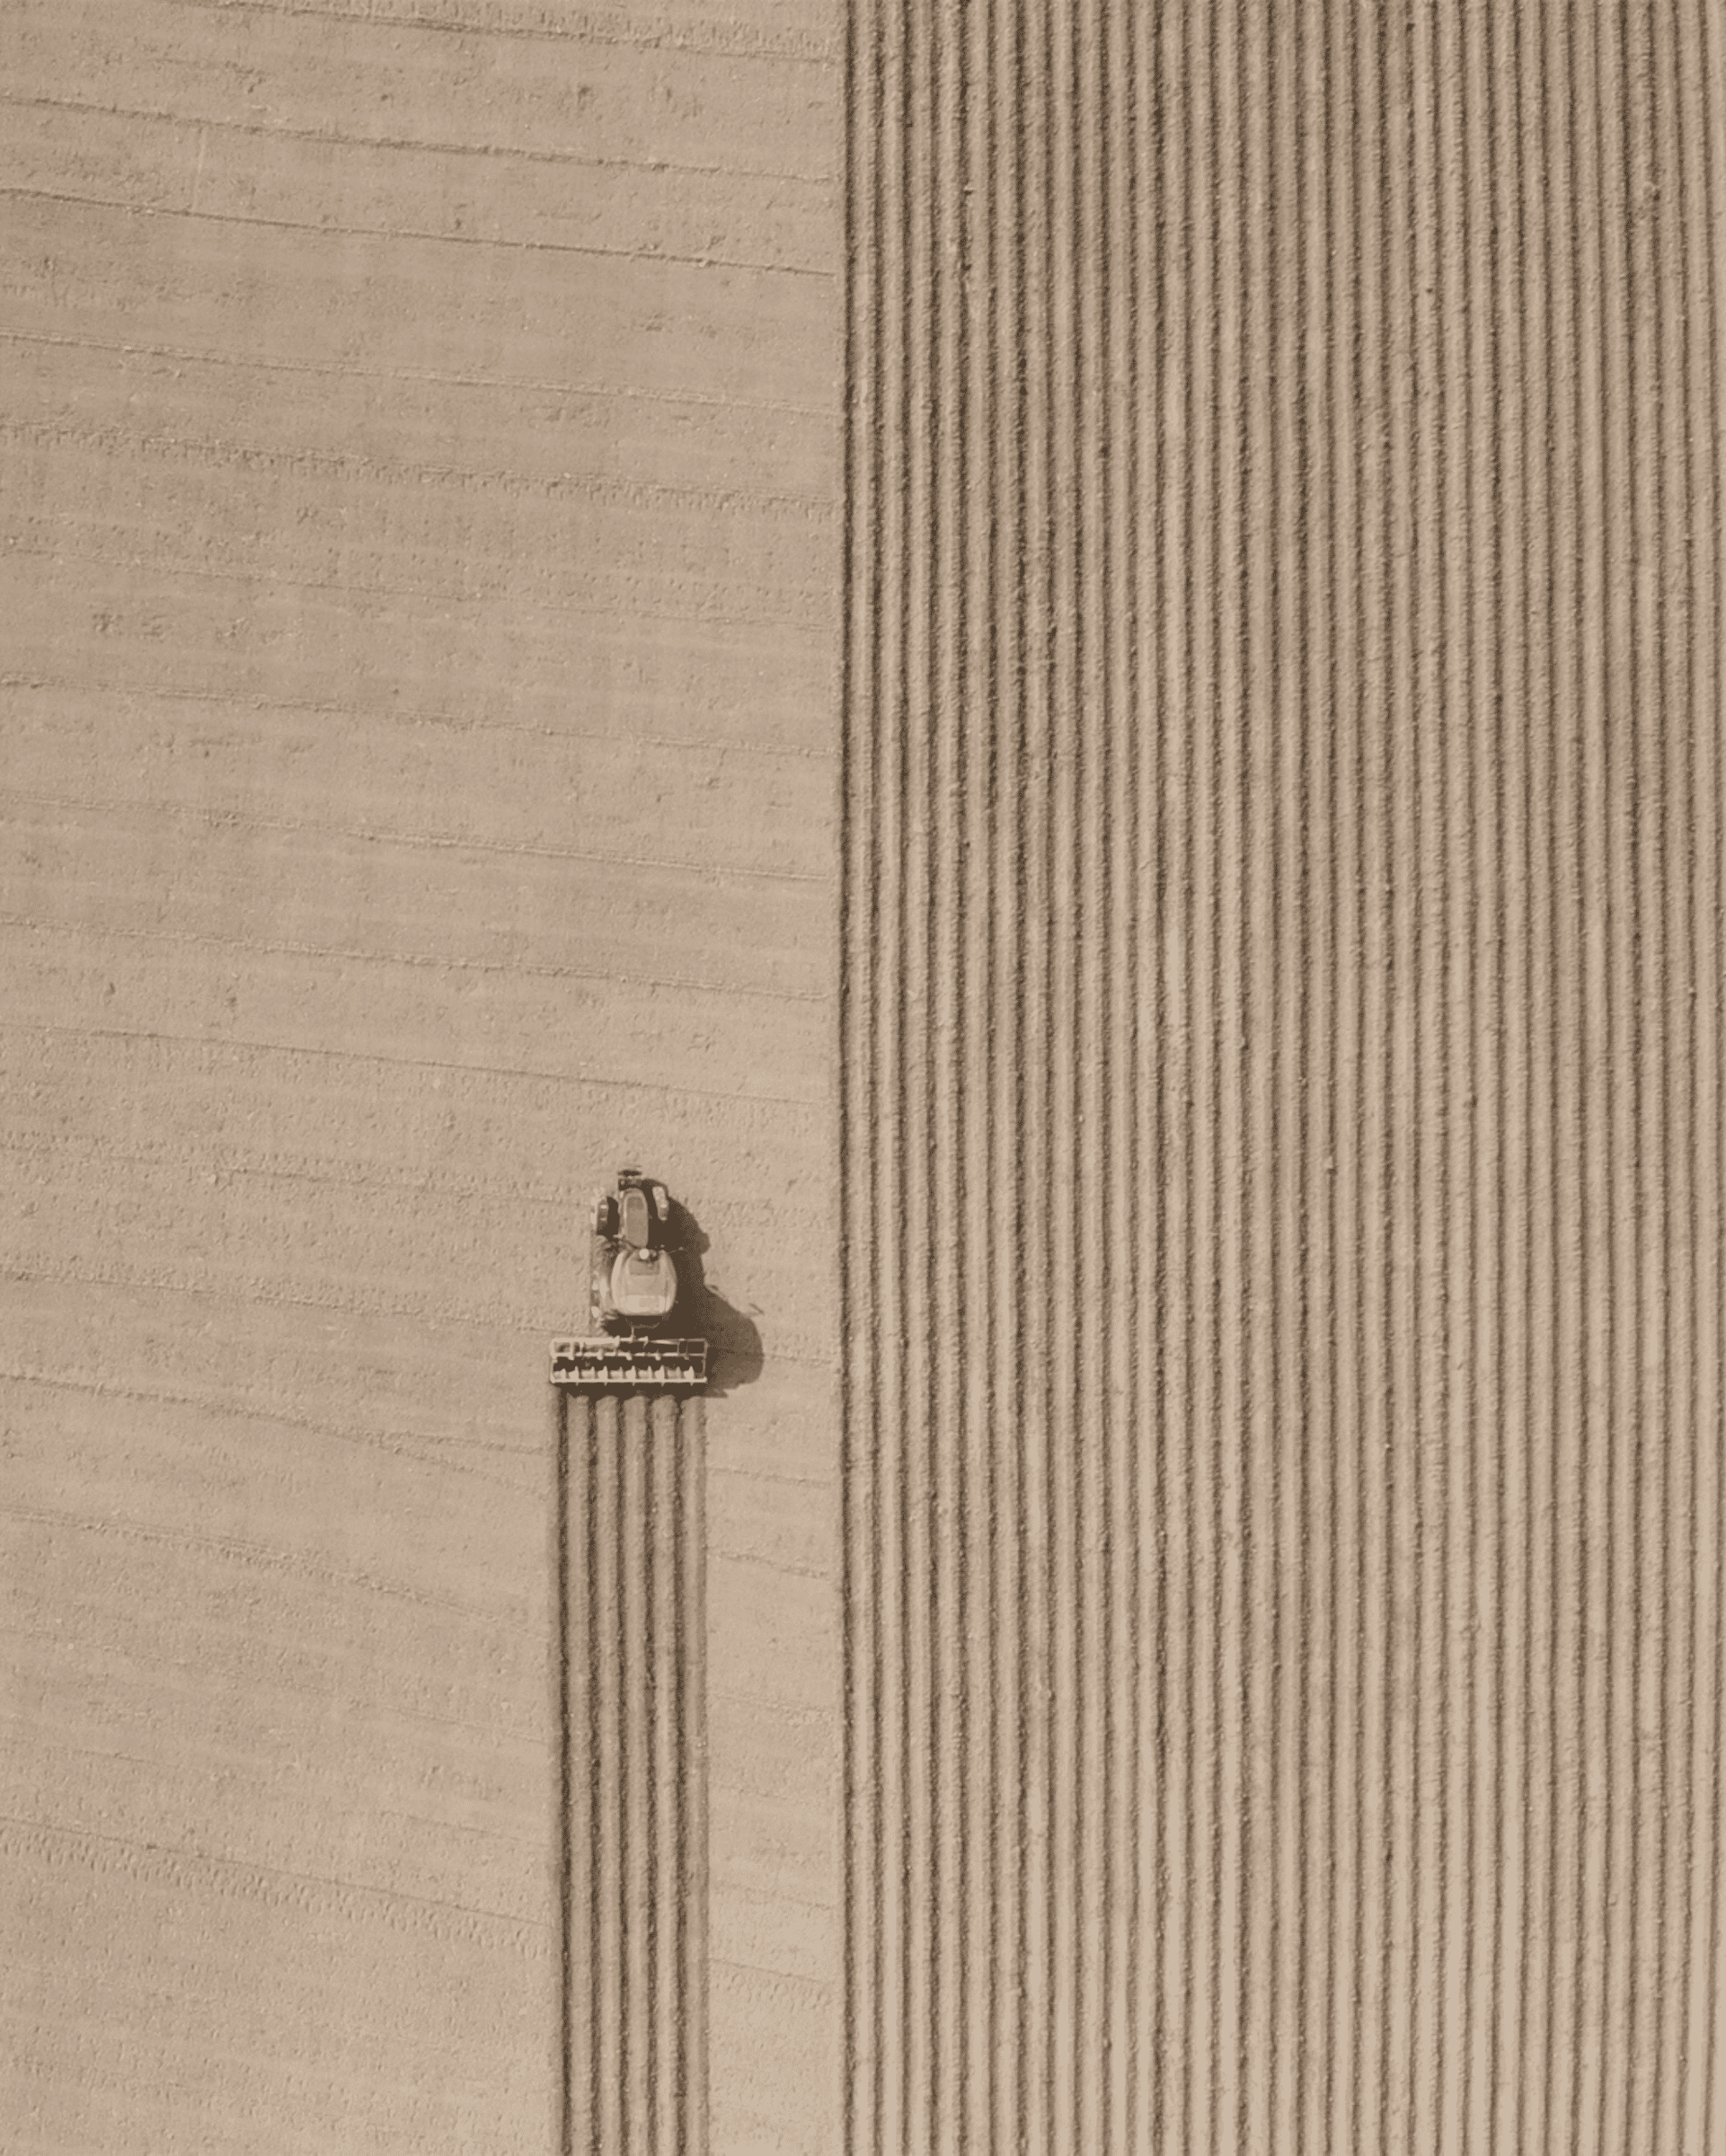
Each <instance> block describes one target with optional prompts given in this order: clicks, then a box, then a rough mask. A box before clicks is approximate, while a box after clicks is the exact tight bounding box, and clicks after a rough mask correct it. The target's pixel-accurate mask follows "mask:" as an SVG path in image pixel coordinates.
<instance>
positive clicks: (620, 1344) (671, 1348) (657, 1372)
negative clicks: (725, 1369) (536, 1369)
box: [552, 1334, 707, 1392]
mask: <svg viewBox="0 0 1726 2156" xmlns="http://www.w3.org/2000/svg"><path fill="white" fill-rule="evenodd" d="M552 1383H553V1384H554V1385H563V1386H567V1387H568V1389H569V1390H570V1391H571V1392H694V1391H695V1390H697V1389H698V1388H699V1387H701V1386H703V1385H704V1384H705V1383H707V1343H706V1341H705V1340H672V1339H647V1338H637V1339H627V1338H617V1337H615V1336H613V1335H609V1334H601V1335H598V1336H596V1337H592V1338H589V1339H570V1340H553V1342H552Z"/></svg>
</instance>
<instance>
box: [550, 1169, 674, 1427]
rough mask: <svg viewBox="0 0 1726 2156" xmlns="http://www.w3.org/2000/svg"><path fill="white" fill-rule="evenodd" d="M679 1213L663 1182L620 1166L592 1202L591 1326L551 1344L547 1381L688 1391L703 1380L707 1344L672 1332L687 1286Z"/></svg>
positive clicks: (599, 1388)
mask: <svg viewBox="0 0 1726 2156" xmlns="http://www.w3.org/2000/svg"><path fill="white" fill-rule="evenodd" d="M676 1220H677V1215H676V1212H675V1209H674V1207H673V1206H672V1204H671V1200H670V1198H669V1197H668V1195H667V1192H666V1188H665V1185H664V1184H663V1183H656V1182H652V1181H651V1180H649V1179H648V1178H647V1177H646V1176H644V1175H643V1174H642V1171H641V1170H640V1169H639V1168H620V1169H619V1170H618V1171H617V1179H616V1181H615V1183H614V1184H613V1186H612V1188H610V1189H608V1190H600V1191H598V1192H597V1194H596V1196H595V1197H594V1202H593V1257H592V1266H591V1269H590V1275H589V1313H590V1322H591V1326H592V1330H591V1332H590V1333H589V1334H587V1335H586V1336H584V1337H582V1338H580V1339H565V1340H554V1341H553V1343H552V1383H553V1384H554V1385H569V1386H571V1387H576V1388H580V1389H583V1390H587V1391H598V1392H604V1391H607V1390H610V1389H612V1388H616V1389H618V1390H621V1391H628V1390H631V1389H633V1388H636V1387H647V1388H650V1389H651V1390H653V1391H656V1392H668V1391H677V1390H682V1391H693V1390H694V1389H695V1388H696V1387H698V1386H700V1385H703V1384H704V1383H706V1382H707V1343H706V1341H705V1340H703V1339H689V1338H687V1337H685V1336H682V1335H680V1334H678V1332H677V1326H678V1322H679V1320H680V1317H681V1316H682V1315H683V1314H684V1312H683V1309H682V1305H683V1304H684V1303H686V1283H685V1282H684V1280H683V1279H682V1278H681V1277H679V1275H678V1272H677V1259H676V1257H675V1255H674V1247H675V1244H676V1241H677V1227H676Z"/></svg>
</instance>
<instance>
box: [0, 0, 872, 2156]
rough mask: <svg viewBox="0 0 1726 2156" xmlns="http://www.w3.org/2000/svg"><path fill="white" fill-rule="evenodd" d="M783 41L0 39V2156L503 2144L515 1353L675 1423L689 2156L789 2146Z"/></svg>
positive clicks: (542, 1632) (798, 1589)
mask: <svg viewBox="0 0 1726 2156" xmlns="http://www.w3.org/2000/svg"><path fill="white" fill-rule="evenodd" d="M832 31H833V24H832V22H831V20H830V19H829V18H828V16H826V15H824V14H823V13H822V11H821V10H820V9H819V8H815V9H811V8H809V7H807V6H800V7H797V8H785V7H782V6H775V5H773V4H764V5H762V6H760V7H758V8H757V9H755V10H754V11H753V12H748V11H746V12H745V13H744V14H743V15H742V16H741V17H740V18H739V17H738V16H737V15H735V14H733V13H729V12H727V13H721V12H719V11H714V10H709V9H704V8H703V7H701V6H677V7H672V8H668V9H664V10H661V11H659V12H658V13H652V14H649V13H643V12H642V11H641V10H620V11H613V12H610V13H605V12H600V13H577V12H576V11H572V10H568V9H563V8H559V7H546V6H542V5H535V4H528V0H501V4H491V0H487V4H476V5H474V6H463V5H460V4H448V5H445V4H432V5H421V4H412V5H409V4H403V5H401V6H399V7H394V8H392V7H370V6H368V7H363V8H361V7H352V8H341V7H336V8H324V7H313V6H306V7H297V6H274V5H238V4H235V5H226V4H193V0H70V4H63V0H51V4H49V0H40V4H39V0H21V4H19V5H17V6H13V7H10V8H8V9H7V10H6V11H5V20H4V25H0V75H4V93H5V99H6V103H5V120H6V124H5V127H4V150H0V188H4V196H3V197H0V201H3V203H4V209H3V211H0V248H4V293H5V300H4V320H3V322H0V328H3V329H4V358H5V372H4V392H3V393H0V402H3V405H4V412H3V420H4V449H5V455H6V469H7V477H6V483H5V494H4V553H3V554H0V620H3V621H4V672H5V676H6V713H5V734H4V804H3V806H4V818H5V825H6V831H5V837H4V844H3V845H0V877H3V878H4V896H3V897H0V913H3V914H4V930H3V931H0V932H3V933H4V957H0V968H4V1012H0V1027H3V1028H4V1031H3V1033H0V1039H3V1040H4V1068H5V1073H6V1078H5V1114H4V1176H5V1183H6V1191H5V1198H4V1205H5V1214H4V1219H5V1226H4V1311H5V1315H4V1356H0V1360H4V1370H5V1384H4V1408H3V1409H0V1414H3V1415H4V1430H5V1444H6V1452H5V1498H4V1506H5V1520H4V1528H5V1535H6V1555H5V1558H4V1579H5V1596H6V1602H7V1614H6V1625H7V1631H6V1650H5V1667H6V1680H5V1690H4V1701H5V1707H6V1711H7V1717H8V1719H7V1726H6V1733H5V1742H4V1748H3V1749H4V1762H5V1764H4V1778H5V1785H6V1786H5V1789H4V1796H3V1797H0V1815H4V1824H3V1825H0V1835H4V1922H3V1925H0V1928H3V1929H4V1934H5V1937H6V1941H7V1956H6V1972H5V1976H4V2014H5V2020H6V2030H5V2043H4V2056H5V2062H6V2063H5V2065H4V2069H0V2143H4V2146H5V2148H6V2149H7V2150H8V2151H9V2152H12V2151H16V2152H18V2156H26V2152H28V2156H97V2152H115V2156H119V2152H125V2156H171V2152H173V2151H178V2150H193V2149H199V2150H209V2151H212V2152H214V2151H221V2152H224V2156H228V2152H236V2156H237V2152H241V2151H244V2150H258V2151H265V2150H269V2151H272V2152H275V2151H288V2150H303V2151H306V2152H311V2151H318V2152H326V2156H357V2152H360V2151H365V2150H385V2149H389V2150H398V2151H402V2152H413V2156H429V2152H434V2151H436V2152H455V2151H462V2152H475V2156H477V2152H482V2151H496V2152H505V2151H508V2152H511V2156H515V2152H523V2151H533V2152H538V2151H542V2150H545V2149H548V2148H550V2147H551V2146H552V2145H553V2117H554V2114H555V2110H556V2090H555V2081H556V2079H557V2075H558V2072H559V2060H560V2053H559V2047H558V2040H557V2028H558V2019H559V2010H558V2001H557V1996H556V1993H557V1989H558V1981H559V1957H558V1926H557V1922H556V1910H555V1903H554V1896H553V1879H554V1863H553V1850H554V1844H555V1840H556V1835H555V1830H554V1806H555V1802H556V1796H557V1790H558V1786H559V1775H558V1766H557V1761H556V1758H555V1756H554V1754H555V1738H556V1729H555V1722H554V1716H553V1692H552V1687H551V1683H550V1678H549V1668H550V1658H551V1651H552V1641H553V1633H554V1629H555V1628H554V1624H553V1616H554V1611H553V1576H552V1568H551V1564H550V1560H549V1556H548V1551H549V1548H550V1517H551V1509H552V1472H551V1468H552V1462H551V1445H550V1439H549V1436H548V1427H547V1415H546V1401H545V1387H544V1375H543V1373H544V1345H545V1340H546V1338H547V1336H548V1335H549V1334H550V1332H551V1331H552V1330H555V1329H557V1328H559V1327H562V1326H565V1325H567V1324H568V1323H569V1321H570V1320H571V1316H572V1315H573V1314H574V1313H573V1307H572V1305H573V1303H574V1300H575V1298H576V1296H577V1293H578V1283H579V1280H580V1265H581V1262H582V1258H583V1243H582V1235H583V1233H584V1231H583V1226H582V1222H583V1210H582V1209H583V1207H584V1206H585V1203H586V1199H587V1194H588V1191H589V1188H590V1185H591V1183H592V1182H593V1181H594V1180H596V1178H597V1175H598V1174H599V1173H601V1172H603V1171H607V1170H609V1169H610V1168H612V1167H614V1166H615V1164H616V1162H617V1160H618V1159H619V1158H622V1157H629V1156H637V1157H640V1158H641V1159H642V1160H643V1161H645V1162H647V1163H648V1164H650V1165H651V1166H652V1167H654V1168H655V1169H657V1170H658V1171H659V1172H661V1173H662V1174H664V1175H665V1176H666V1177H667V1178H668V1180H670V1181H671V1183H672V1184H673V1186H674V1187H675V1188H677V1191H678V1192H679V1194H680V1195H681V1196H682V1197H684V1198H685V1199H686V1201H687V1203H688V1204H689V1205H690V1206H692V1207H693V1208H694V1210H695V1214H696V1215H697V1216H698V1218H699V1220H700V1222H701V1224H702V1225H703V1227H704V1230H705V1231H706V1233H708V1235H709V1236H710V1237H711V1240H712V1250H711V1251H710V1253H709V1257H708V1260H707V1265H708V1270H709V1274H710V1277H711V1278H712V1280H713V1283H714V1284H715V1285H716V1286H718V1287H719V1288H720V1289H721V1291H722V1292H723V1293H724V1294H726V1295H727V1296H728V1297H729V1298H730V1301H731V1302H732V1303H734V1304H735V1305H736V1306H737V1308H738V1309H739V1311H741V1312H744V1313H745V1314H746V1315H747V1314H748V1313H750V1312H754V1313H757V1314H756V1316H755V1319H754V1321H755V1322H756V1324H757V1326H758V1328H759V1330H760V1332H761V1335H762V1339H763V1342H764V1345H765V1347H766V1354H767V1358H768V1359H767V1362H766V1368H765V1370H764V1372H763V1374H761V1376H760V1378H759V1381H758V1382H757V1383H752V1384H750V1385H748V1386H747V1387H741V1388H739V1389H737V1390H735V1391H732V1392H730V1394H729V1396H728V1397H726V1398H724V1399H722V1400H715V1401H713V1403H711V1406H710V1409H709V1424H708V1431H709V1438H708V1444H709V1454H708V1466H709V1484H708V1507H709V1510H708V1520H709V1526H710V1532H711V1545H712V1546H711V1550H710V1552H709V1559H708V1567H707V1583H708V1621H709V1622H710V1623H711V1626H712V1629H713V1651H712V1654H711V1657H710V1670H711V1678H712V1695H711V1696H712V1709H711V1715H710V1719H709V1726H708V1728H707V1732H706V1736H707V1742H708V1747H709V1757H710V1767H709V1777H708V1779H709V1785H710V1801H711V1805H712V1807H713V1817H714V1821H715V1828H716V1835H715V1846H714V1855H713V1862H712V1865H711V1867H710V1882H711V1889H712V1905H711V1912H710V1916H709V1922H708V1927H707V1933H708V1942H709V1948H710V1951H711V1955H712V1966H711V1972H710V1985H709V1988H710V1991H711V1997H712V2001H713V2005H712V2016H713V2029H714V2034H715V2037H716V2047H715V2051H714V2068H713V2086H712V2095H713V2143H714V2145H715V2146H716V2147H730V2148H735V2149H742V2148H745V2147H775V2148H783V2149H784V2150H786V2151H788V2152H791V2151H797V2152H802V2151H808V2150H811V2149H815V2148H819V2147H821V2146H831V2145H833V2136H834V2131H835V2122H836V2089H837V2081H836V2061H837V2028H838V2018H837V2008H836V1998H837V1993H836V1983H835V1980H836V1974H837V1967H838V1949H837V1934H836V1903H837V1871H836V1851H837V1845H838V1826H837V1815H836V1810H835V1806H834V1799H833V1794H832V1791H833V1787H834V1777H835V1773H836V1757H837V1746H836V1724H835V1719H834V1710H835V1706H836V1696H837V1674H836V1672H837V1665H836V1607H837V1604H836V1579H835V1556H836V1539H835V1524H834V1523H835V1519H836V1500H835V1488H836V1485H835V1480H834V1476H835V1469H836V1458H837V1439H836V1418H835V1411H834V1404H833V1388H832V1383H831V1379H830V1376H829V1370H830V1366H831V1363H832V1356H833V1339H834V1333H833V1325H834V1306H833V1298H832V1289H831V1281H832V1277H833V1266H832V1249H833V1236H834V1220H835V1212H834V1197H833V1190H832V1186H831V1181H830V1179H829V1178H828V1176H827V1174H826V1172H825V1168H826V1162H827V1160H828V1153H829V1147H830V1131H829V1118H830V1109H829V1105H828V1103H829V1100H830V1098H831V1089H832V1062H833V1058H832V1055H831V1052H830V1047H829V1041H830V1037H831V1023H832V1021H831V1015H830V1012H831V1005H830V1002H829V998H830V994H831V990H832V969H833V921H834V910H833V908H834V891H835V874H836V860H835V855H834V846H833V835H832V834H833V804H834V800H835V767H834V752H835V749H836V738H837V737H836V708H837V707H836V671H837V642H836V620H837V606H838V586H837V567H836V564H837V551H836V539H837V522H836V482H837V470H838V467H837V446H838V430H837V401H836V400H837V352H838V338H837V330H838V315H837V311H836V282H835V277H834V273H835V271H836V268H837V253H836V248H837V229H838V226H837V215H836V192H835V186H834V168H835V163H836V155H837V149H838V136H837V123H836V79H837V78H836V70H835V66H834V64H833V63H834V59H835V57H836V56H835V52H834V49H833V44H832Z"/></svg>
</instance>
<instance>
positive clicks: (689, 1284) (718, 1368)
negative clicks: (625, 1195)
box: [666, 1197, 766, 1400]
mask: <svg viewBox="0 0 1726 2156" xmlns="http://www.w3.org/2000/svg"><path fill="white" fill-rule="evenodd" d="M666 1225H667V1227H668V1230H669V1231H670V1239H671V1247H672V1249H673V1250H674V1251H675V1252H676V1254H677V1270H678V1272H679V1273H680V1274H681V1276H682V1278H683V1283H684V1294H685V1296H686V1299H687V1303H688V1317H687V1319H686V1323H687V1325H688V1327H689V1330H690V1331H691V1332H696V1333H699V1334H700V1335H701V1337H702V1338H703V1339H704V1340H705V1341H706V1342H707V1391H708V1393H709V1395H710V1397H713V1398H716V1399H721V1400H722V1399H723V1398H724V1396H725V1395H726V1393H728V1392H735V1391H736V1390H737V1388H738V1386H739V1385H752V1384H754V1383H755V1381H756V1379H757V1378H758V1377H759V1376H760V1374H761V1370H762V1365H763V1364H764V1363H765V1362H766V1356H765V1354H764V1353H763V1351H762V1347H761V1332H760V1329H759V1327H758V1326H757V1324H756V1321H755V1320H754V1318H753V1317H751V1316H750V1315H749V1313H748V1312H747V1311H742V1310H739V1308H738V1307H737V1305H736V1304H735V1303H728V1302H727V1301H726V1300H725V1297H724V1296H723V1295H722V1294H720V1292H719V1290H718V1289H717V1288H716V1287H714V1286H713V1285H712V1283H711V1282H710V1281H709V1280H708V1277H707V1269H706V1266H705V1264H704V1259H705V1257H706V1254H707V1251H708V1250H709V1249H710V1248H711V1247H712V1246H711V1243H710V1241H709V1239H708V1237H707V1236H706V1235H705V1234H704V1233H703V1231H702V1228H701V1225H700V1224H699V1222H697V1220H696V1219H695V1215H694V1214H693V1213H691V1212H690V1210H689V1208H688V1207H687V1206H686V1205H684V1204H683V1203H682V1202H681V1201H680V1200H679V1199H677V1198H675V1197H674V1198H673V1199H672V1200H671V1217H670V1219H669V1220H668V1222H667V1223H666Z"/></svg>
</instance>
